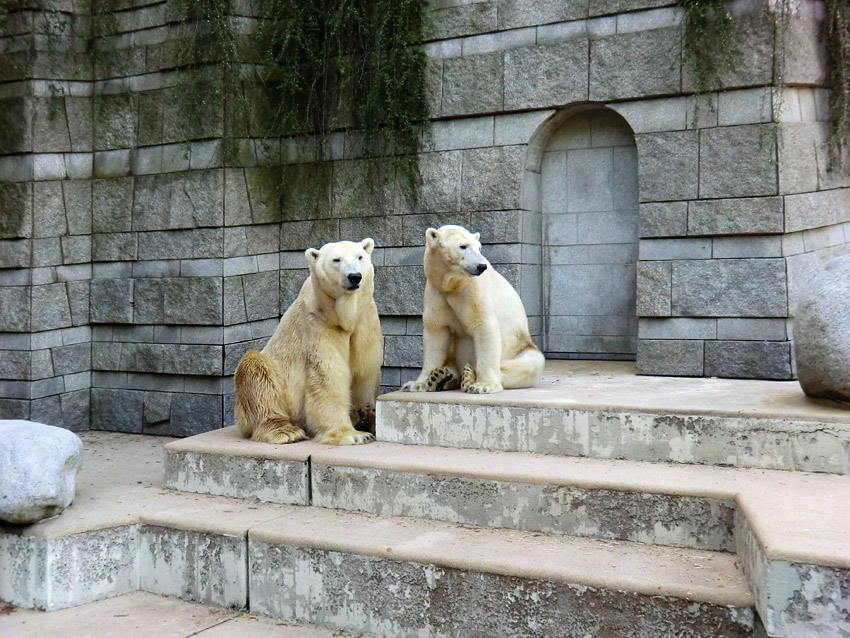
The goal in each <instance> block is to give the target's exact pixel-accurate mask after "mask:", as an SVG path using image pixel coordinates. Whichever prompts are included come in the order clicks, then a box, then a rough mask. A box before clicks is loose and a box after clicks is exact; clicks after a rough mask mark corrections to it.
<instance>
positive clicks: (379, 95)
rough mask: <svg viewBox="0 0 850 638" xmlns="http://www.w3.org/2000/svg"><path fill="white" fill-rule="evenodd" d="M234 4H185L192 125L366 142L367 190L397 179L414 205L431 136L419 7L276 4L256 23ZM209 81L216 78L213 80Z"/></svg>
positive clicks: (351, 0) (331, 0) (192, 0)
mask: <svg viewBox="0 0 850 638" xmlns="http://www.w3.org/2000/svg"><path fill="white" fill-rule="evenodd" d="M231 6H232V5H231V3H230V2H229V0H181V5H180V11H179V24H180V33H181V37H180V43H181V44H180V49H179V56H178V59H179V66H180V68H181V69H183V70H184V71H189V72H190V73H187V74H186V77H187V78H189V81H190V82H191V83H193V84H194V85H195V86H194V88H193V89H192V90H189V91H186V92H185V106H186V112H187V115H188V117H190V118H191V117H198V116H200V114H202V113H209V112H210V111H215V110H217V109H222V110H223V113H224V135H225V148H227V144H226V142H227V139H229V138H232V137H238V136H245V135H246V134H254V135H260V136H262V137H264V138H266V139H270V138H275V137H289V138H292V137H295V138H302V139H303V140H304V141H305V142H306V143H309V144H312V145H313V147H314V148H315V149H316V153H317V155H318V156H319V158H320V159H328V158H329V148H330V147H329V145H328V144H326V143H325V142H326V138H327V137H328V135H330V134H331V133H334V132H348V133H350V134H352V135H354V136H356V137H357V138H358V141H359V142H360V148H361V150H362V153H363V155H364V157H366V158H367V159H369V160H371V161H368V162H365V163H363V169H364V175H363V177H364V183H366V184H367V185H369V186H374V185H375V184H376V183H377V182H379V181H380V180H382V179H384V178H385V177H386V175H387V173H388V171H392V172H393V173H395V174H397V175H398V176H399V177H400V178H401V179H402V180H403V184H404V186H405V189H404V192H405V194H406V195H407V197H408V199H409V200H415V199H416V197H417V196H418V190H419V185H420V177H419V167H418V152H419V150H420V147H421V143H422V139H423V134H424V133H427V129H428V125H429V120H428V104H427V99H426V93H425V53H424V51H423V49H422V47H421V46H419V44H420V43H421V41H422V32H423V24H424V5H423V2H422V0H316V1H313V2H303V0H268V1H266V2H263V3H258V9H259V15H257V16H256V18H253V17H252V18H245V17H242V18H240V17H238V16H234V15H232V13H231ZM211 70H213V71H212V72H211Z"/></svg>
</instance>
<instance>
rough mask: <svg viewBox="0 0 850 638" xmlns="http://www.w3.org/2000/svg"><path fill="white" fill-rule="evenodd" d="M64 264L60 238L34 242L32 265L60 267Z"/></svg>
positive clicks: (46, 238)
mask: <svg viewBox="0 0 850 638" xmlns="http://www.w3.org/2000/svg"><path fill="white" fill-rule="evenodd" d="M61 263H62V242H61V241H60V240H59V238H58V237H44V238H41V239H33V240H32V265H33V267H35V268H38V267H42V266H58V265H60V264H61Z"/></svg>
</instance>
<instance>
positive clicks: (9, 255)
mask: <svg viewBox="0 0 850 638" xmlns="http://www.w3.org/2000/svg"><path fill="white" fill-rule="evenodd" d="M423 237H424V231H423ZM31 258H32V240H30V239H19V240H0V268H27V267H29V266H30V265H31V263H30V260H31Z"/></svg>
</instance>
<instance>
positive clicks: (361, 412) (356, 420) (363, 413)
mask: <svg viewBox="0 0 850 638" xmlns="http://www.w3.org/2000/svg"><path fill="white" fill-rule="evenodd" d="M350 416H351V425H353V426H354V429H355V430H358V431H359V432H371V433H372V434H374V433H375V406H374V405H359V406H356V407H355V408H354V409H353V410H352V411H351V415H350Z"/></svg>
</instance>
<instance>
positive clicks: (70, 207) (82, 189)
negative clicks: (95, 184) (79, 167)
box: [62, 180, 92, 235]
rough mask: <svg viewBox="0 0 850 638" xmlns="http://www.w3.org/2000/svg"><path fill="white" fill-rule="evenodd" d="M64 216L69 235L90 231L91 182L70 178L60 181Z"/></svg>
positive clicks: (83, 233) (85, 233) (84, 233)
mask: <svg viewBox="0 0 850 638" xmlns="http://www.w3.org/2000/svg"><path fill="white" fill-rule="evenodd" d="M62 193H63V195H64V198H65V217H66V220H67V225H68V232H69V233H70V234H71V235H87V234H89V233H91V231H92V182H91V181H89V180H85V181H80V180H72V181H67V182H63V183H62Z"/></svg>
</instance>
